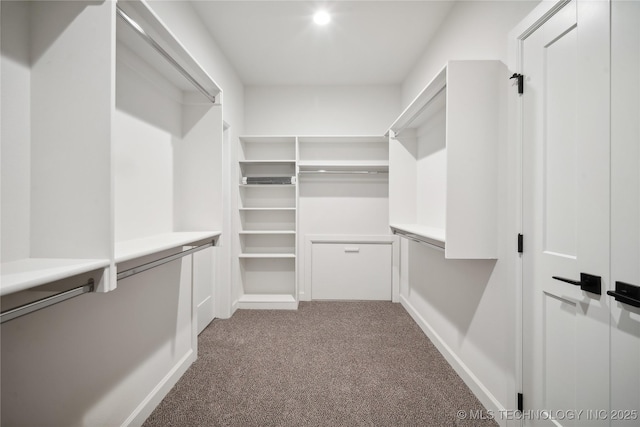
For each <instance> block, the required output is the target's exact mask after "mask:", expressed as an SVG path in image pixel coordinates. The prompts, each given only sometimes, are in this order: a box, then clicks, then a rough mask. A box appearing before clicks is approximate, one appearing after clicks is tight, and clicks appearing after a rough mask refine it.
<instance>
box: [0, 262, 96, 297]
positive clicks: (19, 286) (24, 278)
mask: <svg viewBox="0 0 640 427" xmlns="http://www.w3.org/2000/svg"><path fill="white" fill-rule="evenodd" d="M108 266H109V260H108V259H66V258H27V259H22V260H18V261H12V262H6V263H3V264H2V279H1V280H2V284H1V285H0V295H8V294H10V293H13V292H19V291H24V290H26V289H30V288H33V287H36V286H39V285H44V284H46V283H50V282H54V281H56V280H61V279H66V278H68V277H73V276H76V275H78V274H82V273H87V272H89V271H93V270H99V269H103V268H106V267H108Z"/></svg>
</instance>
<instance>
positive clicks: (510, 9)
mask: <svg viewBox="0 0 640 427" xmlns="http://www.w3.org/2000/svg"><path fill="white" fill-rule="evenodd" d="M538 3H539V1H537V0H536V1H528V0H513V1H503V0H497V1H483V0H471V1H464V0H462V1H458V2H457V3H456V4H455V5H454V6H453V8H452V9H451V11H450V12H449V15H448V16H447V18H446V20H445V21H444V22H443V23H442V24H441V25H440V29H439V30H438V32H437V33H436V35H435V36H434V38H433V39H432V40H431V41H430V42H429V45H428V46H427V50H426V52H425V54H424V55H423V56H422V58H420V59H419V60H418V61H417V62H416V65H415V66H414V67H413V69H412V71H411V73H409V75H408V76H407V77H406V79H405V81H404V82H403V84H402V106H403V107H406V106H407V105H408V104H409V103H410V102H411V101H412V100H413V99H414V98H415V97H416V96H417V95H418V93H419V92H420V90H422V89H423V88H424V87H425V86H426V85H427V83H429V81H430V80H431V78H433V76H435V75H436V74H437V73H438V71H440V70H441V69H442V67H443V66H444V65H445V63H446V62H447V61H450V60H454V59H460V60H463V59H499V60H502V61H503V62H504V63H505V64H506V63H507V57H508V52H507V34H508V32H509V31H511V29H512V28H513V27H514V26H515V24H517V23H518V22H519V21H520V20H521V19H522V18H523V17H524V16H526V15H527V14H528V13H529V12H530V11H531V10H532V9H533V8H534V7H535V6H536V5H537V4H538Z"/></svg>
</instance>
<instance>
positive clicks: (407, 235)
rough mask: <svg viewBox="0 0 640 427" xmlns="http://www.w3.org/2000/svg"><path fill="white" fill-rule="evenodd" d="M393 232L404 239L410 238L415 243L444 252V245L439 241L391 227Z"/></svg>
mask: <svg viewBox="0 0 640 427" xmlns="http://www.w3.org/2000/svg"><path fill="white" fill-rule="evenodd" d="M393 234H397V235H398V236H400V237H404V238H405V239H408V240H411V241H413V242H416V243H420V244H422V245H425V246H428V247H430V248H433V249H437V250H439V251H442V252H444V246H442V245H443V244H442V243H441V242H437V243H436V241H435V240H431V239H429V238H427V237H423V236H419V235H417V234H413V233H407V232H406V231H402V230H396V229H395V228H394V229H393Z"/></svg>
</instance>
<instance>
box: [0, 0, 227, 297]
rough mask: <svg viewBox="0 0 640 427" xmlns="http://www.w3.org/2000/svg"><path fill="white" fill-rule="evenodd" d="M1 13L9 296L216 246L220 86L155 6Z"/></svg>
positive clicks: (103, 281) (52, 5) (10, 5)
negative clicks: (164, 254) (201, 245)
mask: <svg viewBox="0 0 640 427" xmlns="http://www.w3.org/2000/svg"><path fill="white" fill-rule="evenodd" d="M0 7H1V8H2V9H1V16H2V26H1V28H2V37H1V39H2V62H1V67H2V70H1V71H2V73H1V74H2V195H1V197H2V221H1V222H2V286H1V287H0V294H3V295H4V294H7V293H13V292H17V291H21V290H25V289H28V288H30V287H34V286H38V285H42V284H45V283H49V282H51V281H54V280H60V279H64V278H68V277H72V276H76V275H78V274H82V273H85V272H88V271H94V270H95V271H96V272H97V273H96V275H95V276H96V280H97V281H99V283H97V284H98V287H99V289H100V290H102V291H108V290H112V289H114V288H115V287H116V280H117V264H118V263H122V262H125V261H130V260H132V259H135V258H141V257H144V256H148V255H151V254H154V253H159V252H161V251H163V250H166V249H168V248H176V247H181V246H186V245H192V244H194V243H196V242H200V241H207V240H208V241H209V242H210V241H212V240H213V239H215V237H216V236H217V235H218V234H219V231H218V230H219V229H220V228H221V224H222V203H221V202H222V167H221V165H222V144H221V141H222V112H221V105H220V104H219V103H217V102H216V97H217V98H219V95H220V89H219V87H218V86H217V85H216V84H215V82H214V81H213V80H212V79H211V78H210V77H209V76H208V75H207V74H206V72H204V71H203V70H202V68H201V67H200V66H199V65H198V64H197V62H196V61H195V60H194V59H193V58H192V57H191V56H190V55H189V53H188V52H187V50H186V49H185V48H184V47H183V46H182V45H181V44H180V42H179V41H178V40H177V39H176V38H175V37H174V36H173V34H171V32H170V31H169V30H168V29H167V28H166V27H165V26H164V25H163V23H162V22H161V21H160V20H159V18H158V17H157V16H156V15H155V14H154V13H153V11H152V10H151V9H150V8H149V7H148V6H147V4H146V3H145V2H144V1H128V2H118V3H117V4H116V2H111V1H108V2H99V3H96V2H91V1H77V2H19V1H18V2H11V1H7V2H4V1H3V2H2V4H1V6H0ZM131 19H132V20H134V21H135V23H136V25H133V26H132V25H130V24H129V23H130V20H131ZM134 28H135V29H134ZM114 31H115V34H114ZM141 32H142V33H141ZM149 38H152V39H153V40H154V42H155V48H153V47H152V44H151V43H150V42H149ZM158 48H159V49H158ZM167 57H170V58H171V59H169V60H168V59H167ZM176 65H177V68H176ZM178 68H179V70H178ZM186 76H190V77H186ZM194 83H195V84H196V85H198V86H199V89H195V88H194ZM105 272H107V273H108V274H104V273H105Z"/></svg>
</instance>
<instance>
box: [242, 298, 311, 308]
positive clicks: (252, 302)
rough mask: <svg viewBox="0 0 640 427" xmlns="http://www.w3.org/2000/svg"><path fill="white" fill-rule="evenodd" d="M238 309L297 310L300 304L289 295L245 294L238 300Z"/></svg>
mask: <svg viewBox="0 0 640 427" xmlns="http://www.w3.org/2000/svg"><path fill="white" fill-rule="evenodd" d="M238 308H240V309H261V310H265V309H272V310H295V309H297V308H298V302H297V301H296V298H295V297H294V296H293V295H289V294H244V295H242V296H241V297H240V298H239V299H238Z"/></svg>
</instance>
